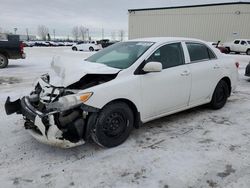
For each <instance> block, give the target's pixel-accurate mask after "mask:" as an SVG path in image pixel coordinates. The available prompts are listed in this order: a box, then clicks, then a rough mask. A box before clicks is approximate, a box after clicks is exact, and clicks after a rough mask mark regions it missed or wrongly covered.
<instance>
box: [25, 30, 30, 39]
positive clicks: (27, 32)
mask: <svg viewBox="0 0 250 188" xmlns="http://www.w3.org/2000/svg"><path fill="white" fill-rule="evenodd" d="M26 34H27V41H29V40H30V37H29V29H28V28H26Z"/></svg>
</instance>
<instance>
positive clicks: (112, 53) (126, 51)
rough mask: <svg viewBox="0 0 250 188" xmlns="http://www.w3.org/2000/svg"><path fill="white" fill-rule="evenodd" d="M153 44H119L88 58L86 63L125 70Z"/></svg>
mask: <svg viewBox="0 0 250 188" xmlns="http://www.w3.org/2000/svg"><path fill="white" fill-rule="evenodd" d="M153 44H154V43H153V42H120V43H117V44H114V45H112V46H110V47H108V48H105V49H103V50H101V51H100V52H97V53H96V54H94V55H92V56H90V57H89V58H87V59H86V61H89V62H93V63H101V64H105V65H107V66H109V67H113V68H118V69H126V68H128V67H130V66H131V65H132V64H133V63H134V62H135V61H136V60H137V59H138V58H139V57H140V56H141V55H143V54H144V53H145V52H146V51H147V50H148V49H149V48H150V47H151V46H152V45H153Z"/></svg>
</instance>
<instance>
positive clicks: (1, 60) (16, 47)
mask: <svg viewBox="0 0 250 188" xmlns="http://www.w3.org/2000/svg"><path fill="white" fill-rule="evenodd" d="M0 35H1V37H0V69H2V68H6V67H7V66H8V63H9V59H24V58H25V53H24V51H23V47H24V44H23V43H22V42H21V41H20V40H19V35H7V34H0Z"/></svg>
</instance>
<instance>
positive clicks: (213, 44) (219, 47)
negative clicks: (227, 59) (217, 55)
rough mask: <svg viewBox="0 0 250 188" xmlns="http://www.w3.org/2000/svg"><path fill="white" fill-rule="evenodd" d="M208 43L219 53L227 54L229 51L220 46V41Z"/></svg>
mask: <svg viewBox="0 0 250 188" xmlns="http://www.w3.org/2000/svg"><path fill="white" fill-rule="evenodd" d="M209 43H210V44H211V45H212V46H214V47H215V48H218V49H219V50H220V52H221V53H224V54H229V50H228V49H227V48H226V47H224V46H223V45H222V44H221V41H218V42H209Z"/></svg>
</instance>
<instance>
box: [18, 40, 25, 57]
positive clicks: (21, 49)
mask: <svg viewBox="0 0 250 188" xmlns="http://www.w3.org/2000/svg"><path fill="white" fill-rule="evenodd" d="M23 48H24V43H23V42H20V46H19V49H20V52H21V54H23V53H24V52H23Z"/></svg>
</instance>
